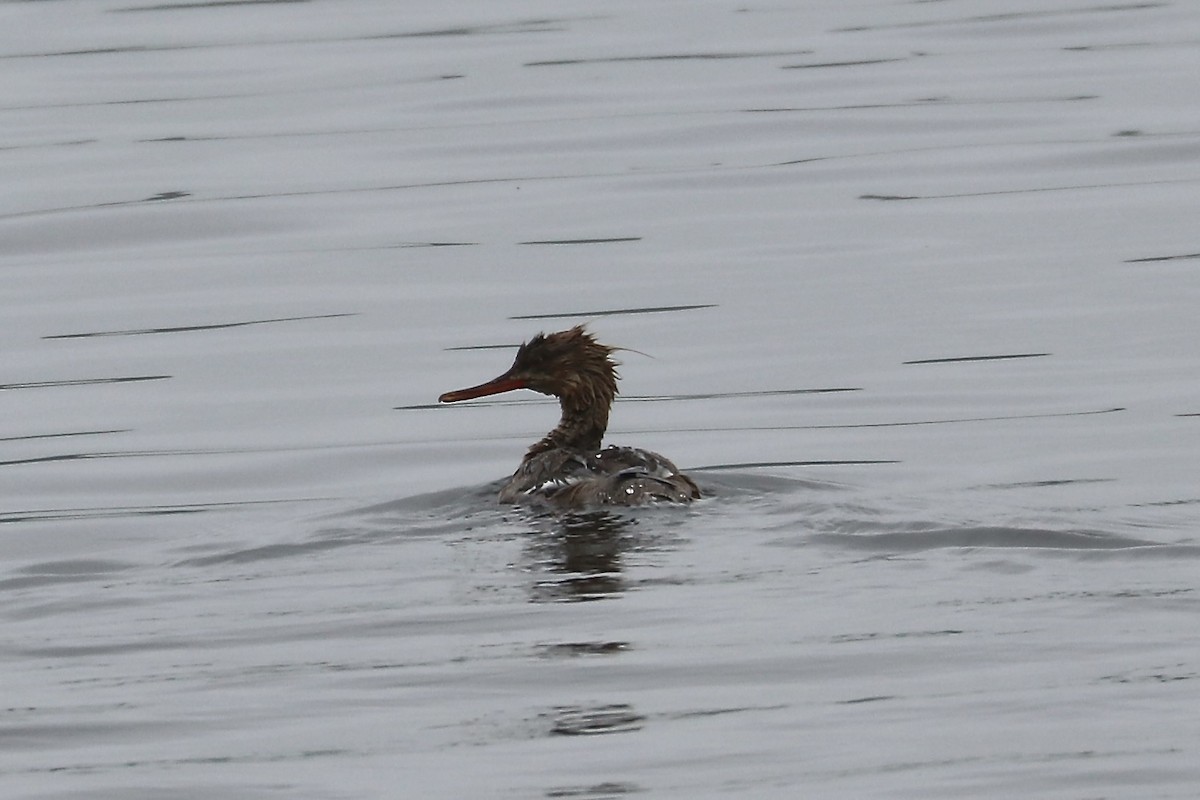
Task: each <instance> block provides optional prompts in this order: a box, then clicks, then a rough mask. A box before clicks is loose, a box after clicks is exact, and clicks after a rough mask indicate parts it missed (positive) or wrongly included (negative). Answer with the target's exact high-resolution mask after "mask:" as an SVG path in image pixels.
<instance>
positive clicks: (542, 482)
mask: <svg viewBox="0 0 1200 800" xmlns="http://www.w3.org/2000/svg"><path fill="white" fill-rule="evenodd" d="M616 349H617V348H613V347H608V346H607V345H603V344H600V343H599V342H597V341H596V339H595V337H593V336H592V335H591V334H590V333H588V332H587V331H586V330H584V328H583V326H582V325H579V326H576V327H574V328H571V329H570V330H567V331H560V332H558V333H550V334H542V333H539V334H538V335H537V336H535V337H533V338H532V339H530V340H529V341H528V342H525V343H524V344H523V345H521V348H520V349H519V350H517V357H516V359H515V360H514V361H513V365H512V366H511V367H509V369H508V371H507V372H505V373H504V374H503V375H501V376H499V377H497V378H493V379H492V380H490V381H488V382H487V383H482V384H480V385H479V386H472V387H471V388H469V389H459V390H458V391H455V392H446V393H445V394H444V395H442V396H441V397H439V398H438V402H441V403H457V402H458V401H460V400H473V399H475V398H477V397H486V396H488V395H493V394H500V393H501V392H510V391H513V390H514V389H532V390H533V391H535V392H540V393H541V394H548V395H554V396H555V397H557V398H558V402H559V405H560V406H561V407H562V419H560V420H559V421H558V427H556V428H555V429H554V430H552V431H550V432H549V433H547V434H546V435H545V437H543V439H542V440H541V441H540V442H538V443H537V444H535V445H534V446H533V447H531V448H529V452H528V453H526V454H525V457H524V458H523V459H521V465H520V466H519V467H517V471H516V472H514V473H513V474H512V477H511V478H509V479H508V483H506V484H505V485H504V488H503V489H501V490H500V502H501V503H533V504H549V505H553V506H558V507H560V508H584V507H588V506H596V505H629V506H633V505H644V504H647V503H652V502H655V501H668V502H675V503H690V502H691V501H692V500H696V499H698V498H699V497H700V489H699V488H698V487H697V486H696V483H695V482H694V481H693V480H692V479H691V478H689V477H688V476H686V475H684V474H683V473H682V472H680V471H679V470H678V468H676V466H675V465H674V464H672V463H671V462H670V461H669V460H667V459H666V458H664V457H662V456H660V455H659V454H658V453H652V452H650V451H648V450H639V449H637V448H633V447H615V446H611V445H610V446H609V447H606V448H604V449H603V450H602V449H600V440H601V439H603V438H604V431H605V429H606V428H607V427H608V412H609V409H610V408H611V407H612V402H613V398H615V397H616V394H617V379H618V377H619V376H618V375H617V364H616V362H614V361H613V360H612V358H611V356H612V353H613V351H614V350H616Z"/></svg>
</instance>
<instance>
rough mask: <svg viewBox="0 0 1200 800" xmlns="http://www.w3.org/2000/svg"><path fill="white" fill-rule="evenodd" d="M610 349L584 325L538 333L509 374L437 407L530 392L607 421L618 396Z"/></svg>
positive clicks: (450, 395) (444, 400)
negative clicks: (601, 415)
mask: <svg viewBox="0 0 1200 800" xmlns="http://www.w3.org/2000/svg"><path fill="white" fill-rule="evenodd" d="M614 349H615V348H612V347H608V346H607V345H603V344H600V343H599V342H597V341H596V339H595V337H593V336H592V335H591V334H590V333H588V332H587V331H586V330H584V328H583V326H582V325H577V326H575V327H574V328H571V329H570V330H566V331H559V332H558V333H549V334H545V333H539V334H538V335H537V336H535V337H533V338H532V339H530V340H529V341H528V342H526V343H525V344H523V345H521V348H520V349H519V350H517V357H516V359H514V360H513V365H512V366H511V367H509V369H508V372H505V373H504V374H503V375H500V376H499V377H497V378H493V379H492V380H490V381H488V382H487V383H482V384H480V385H479V386H472V387H471V388H469V389H459V390H458V391H455V392H446V393H445V394H444V395H442V396H441V397H439V398H438V401H439V402H442V403H456V402H458V401H459V400H473V399H475V398H476V397H486V396H488V395H493V394H500V393H501V392H511V391H513V390H514V389H532V390H533V391H535V392H541V393H542V394H549V395H554V396H555V397H558V398H559V399H560V400H561V401H562V406H563V409H564V411H565V410H567V409H568V408H569V409H573V410H579V411H582V410H584V409H596V410H597V411H599V410H603V413H604V418H605V419H606V420H607V417H608V408H609V406H611V405H612V401H613V398H614V397H615V396H616V394H617V378H618V375H617V364H616V362H615V361H613V360H612V353H613V351H614Z"/></svg>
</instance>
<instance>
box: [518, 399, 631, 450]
mask: <svg viewBox="0 0 1200 800" xmlns="http://www.w3.org/2000/svg"><path fill="white" fill-rule="evenodd" d="M558 403H559V406H560V407H561V408H562V417H561V418H560V419H559V421H558V425H557V426H556V427H555V428H554V430H552V431H550V432H549V433H547V434H546V435H545V436H544V437H542V440H541V441H540V442H538V443H537V444H535V445H534V446H533V447H531V448H529V452H528V453H526V454H525V458H526V459H529V458H532V457H533V456H536V455H538V454H539V453H544V452H546V451H547V450H578V451H584V452H587V451H596V450H599V449H600V442H601V440H603V439H604V431H605V430H606V429H607V428H608V411H609V406H610V405H611V403H612V399H611V398H600V399H599V402H581V401H579V400H578V399H576V398H573V397H571V396H564V397H560V398H559V400H558Z"/></svg>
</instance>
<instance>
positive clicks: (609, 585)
mask: <svg viewBox="0 0 1200 800" xmlns="http://www.w3.org/2000/svg"><path fill="white" fill-rule="evenodd" d="M541 522H542V524H541V525H539V527H538V530H536V531H535V532H534V533H533V534H532V535H531V536H530V537H529V539H528V543H527V545H526V547H525V553H524V555H525V562H526V564H527V565H528V568H529V570H530V571H531V572H532V573H533V575H534V576H535V578H536V579H535V580H534V582H533V584H532V585H531V587H530V599H531V600H533V601H534V602H550V601H579V600H599V599H602V598H604V597H608V596H611V595H614V594H618V593H620V592H622V591H624V590H625V588H626V579H625V576H624V575H623V573H622V570H623V568H624V567H623V563H622V561H623V554H624V552H625V550H626V549H628V548H629V547H630V546H631V545H632V544H633V537H632V534H631V529H632V528H633V527H635V526H636V525H637V520H635V519H632V518H630V517H626V516H622V515H619V514H613V513H610V512H608V511H581V512H574V513H571V514H566V515H563V516H560V517H556V518H553V519H551V518H543V519H542V520H541Z"/></svg>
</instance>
